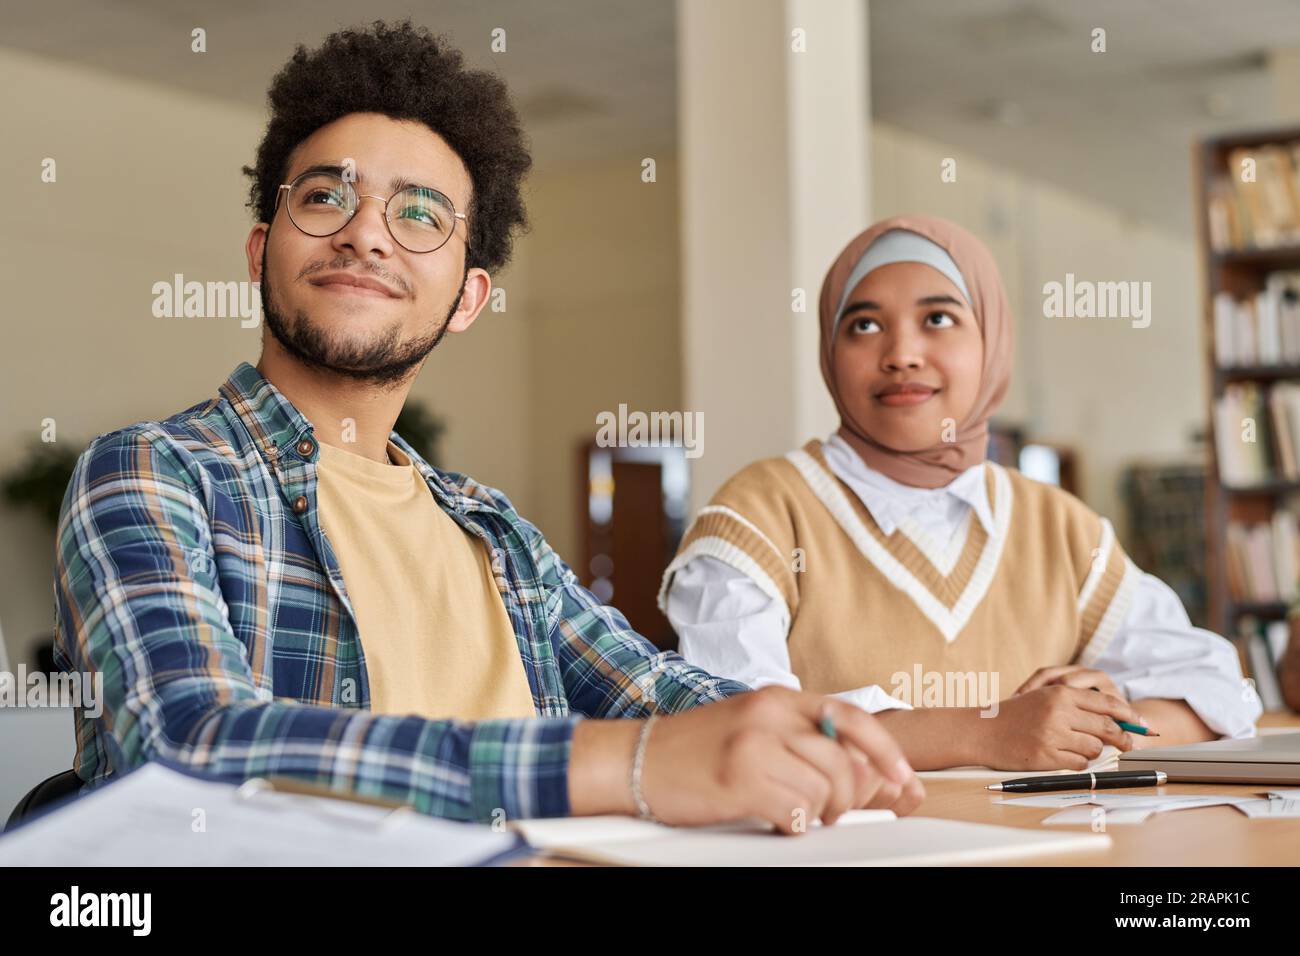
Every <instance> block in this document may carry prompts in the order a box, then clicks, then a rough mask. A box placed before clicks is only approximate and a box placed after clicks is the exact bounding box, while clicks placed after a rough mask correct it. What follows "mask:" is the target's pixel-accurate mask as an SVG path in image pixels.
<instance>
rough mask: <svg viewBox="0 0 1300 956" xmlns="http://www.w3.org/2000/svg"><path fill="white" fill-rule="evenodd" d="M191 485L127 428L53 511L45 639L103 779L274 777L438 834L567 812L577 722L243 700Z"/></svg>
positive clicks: (190, 472)
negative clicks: (83, 704)
mask: <svg viewBox="0 0 1300 956" xmlns="http://www.w3.org/2000/svg"><path fill="white" fill-rule="evenodd" d="M205 480H206V478H205V476H204V475H203V472H202V469H201V466H199V465H198V464H197V463H196V462H195V461H194V460H193V459H192V458H191V457H189V455H188V453H187V452H186V451H185V450H184V449H183V448H181V447H180V446H179V445H176V444H175V443H174V442H173V441H172V440H171V439H170V438H169V436H167V435H166V434H165V433H163V432H161V431H160V430H157V429H152V430H141V429H136V428H133V429H126V430H123V431H120V432H114V433H110V434H109V435H106V436H102V437H100V438H97V439H96V440H95V441H94V442H92V443H91V445H90V447H89V448H88V449H87V450H86V451H85V452H83V454H82V455H81V457H80V458H79V459H78V461H77V465H76V468H75V469H74V472H73V475H72V479H71V482H70V483H69V486H68V490H67V492H66V493H65V496H64V501H63V506H62V509H61V513H60V520H59V527H58V544H57V551H56V556H55V557H56V560H55V622H56V628H57V631H56V637H57V640H58V642H59V644H60V647H61V650H62V652H63V654H62V656H63V659H64V660H66V661H67V663H68V665H69V669H70V670H73V671H81V672H83V673H85V674H87V675H88V676H90V678H91V679H92V680H97V679H99V678H102V681H103V683H102V688H103V690H102V697H103V700H102V701H100V702H97V703H96V708H95V709H101V706H100V705H102V713H101V714H100V716H99V717H97V718H94V719H96V720H97V721H99V722H100V725H101V727H102V728H103V729H104V730H105V731H106V734H105V735H104V736H105V739H106V747H107V750H108V757H109V760H110V762H111V765H112V766H113V768H114V770H115V771H125V770H128V769H131V768H132V767H135V766H138V765H140V764H143V763H145V762H147V761H149V760H152V759H155V758H160V757H161V758H168V759H171V760H173V761H175V762H177V763H179V764H182V765H185V766H187V767H189V768H191V769H194V770H198V771H200V772H206V773H208V774H210V775H212V776H215V777H216V778H219V779H226V780H230V781H242V780H246V779H248V778H250V777H255V776H266V775H283V776H288V777H293V778H298V779H300V780H304V781H307V782H311V783H315V784H318V785H321V786H325V787H328V788H330V789H333V790H336V791H339V792H340V793H354V794H358V795H367V796H376V797H383V798H388V799H393V800H398V801H401V802H403V803H408V804H410V805H411V806H413V807H414V808H415V809H416V810H418V811H420V812H423V813H427V814H430V815H433V816H439V817H446V818H449V819H457V820H479V821H484V822H486V821H490V820H493V819H496V818H498V817H499V815H500V814H501V813H504V814H505V816H506V818H508V819H518V818H526V817H535V816H560V815H565V814H567V813H568V812H569V795H568V763H569V751H570V746H571V742H572V734H573V727H574V724H575V723H576V718H549V719H538V718H528V719H512V720H488V721H482V722H478V723H470V722H464V721H456V720H428V719H425V718H420V717H414V716H412V717H399V716H388V715H376V714H373V713H371V712H370V711H367V710H357V709H351V708H335V707H326V706H317V705H307V704H302V703H298V702H296V701H277V700H274V699H273V698H272V695H271V690H270V688H268V687H258V686H256V683H255V677H254V674H253V672H252V670H251V668H250V666H249V663H248V658H247V649H246V648H245V646H244V644H243V643H242V642H241V641H240V640H239V639H238V638H237V637H236V636H235V634H234V633H233V631H232V629H231V626H230V621H229V616H228V613H227V605H226V603H225V598H224V597H223V590H222V582H221V580H220V578H219V575H218V572H217V567H216V563H215V557H214V556H215V551H214V547H213V535H214V534H221V533H223V532H222V531H221V529H220V527H219V526H217V527H215V528H214V526H213V525H212V524H211V522H210V521H209V517H208V512H207V508H206V505H205V497H204V491H203V489H204V482H205ZM227 583H228V584H229V583H230V582H227ZM231 593H234V594H238V588H237V587H234V588H233V590H232V592H231Z"/></svg>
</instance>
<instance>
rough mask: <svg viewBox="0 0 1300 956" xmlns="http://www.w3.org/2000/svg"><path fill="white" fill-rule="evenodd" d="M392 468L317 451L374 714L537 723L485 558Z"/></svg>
mask: <svg viewBox="0 0 1300 956" xmlns="http://www.w3.org/2000/svg"><path fill="white" fill-rule="evenodd" d="M388 453H389V455H390V456H391V457H392V460H393V461H395V462H398V464H395V465H388V464H381V463H380V462H377V461H371V460H370V459H368V458H363V457H361V456H360V455H356V454H353V453H352V452H349V451H344V450H343V449H341V448H336V447H334V446H332V445H326V444H324V443H322V444H321V445H320V460H319V465H318V470H317V477H318V479H319V484H318V487H317V495H318V498H319V502H320V521H321V527H322V528H323V529H324V531H325V536H326V537H327V538H329V541H330V544H331V545H332V546H333V548H334V553H335V554H336V555H337V556H338V561H339V566H340V567H341V569H342V571H343V582H344V586H345V587H346V589H347V594H348V599H349V600H350V601H351V602H352V608H353V611H354V612H355V614H356V617H357V625H358V628H359V629H360V634H361V644H362V647H363V648H364V649H365V655H366V671H367V674H368V676H369V680H370V709H371V710H372V711H374V712H376V713H383V714H403V715H405V714H418V715H419V716H421V717H430V718H448V717H456V718H462V719H465V720H485V719H490V718H494V717H532V716H535V714H536V711H535V710H534V708H533V698H532V694H531V692H530V691H529V689H528V678H527V677H526V675H525V674H524V665H523V660H522V659H521V658H520V656H519V645H518V644H517V643H516V641H515V633H514V629H513V628H512V627H511V624H510V617H509V615H507V614H506V609H505V604H504V603H503V602H502V600H501V592H500V591H498V590H497V586H496V583H495V578H494V575H493V572H492V563H491V559H490V557H489V555H488V548H487V546H486V545H485V544H484V543H483V542H482V541H480V539H478V538H476V537H474V536H472V535H471V534H469V533H468V532H466V531H463V530H461V527H460V526H459V525H458V524H456V522H455V521H454V520H453V519H452V518H451V517H449V516H448V515H447V514H446V513H444V512H443V510H442V508H440V507H439V506H438V503H437V502H436V501H435V500H434V498H433V492H432V491H431V490H430V489H429V486H428V485H427V484H425V481H424V478H423V477H422V476H421V475H420V473H419V471H418V470H417V469H416V468H415V466H414V465H413V464H412V463H411V460H410V458H409V457H407V456H406V455H405V454H403V452H402V451H401V449H399V448H398V447H397V446H396V445H394V444H393V443H392V442H391V441H390V442H388Z"/></svg>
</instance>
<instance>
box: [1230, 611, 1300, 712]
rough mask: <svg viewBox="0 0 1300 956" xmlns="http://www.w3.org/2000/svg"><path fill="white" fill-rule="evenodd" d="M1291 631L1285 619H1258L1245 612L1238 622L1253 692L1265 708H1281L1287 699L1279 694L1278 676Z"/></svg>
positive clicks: (1240, 639)
mask: <svg viewBox="0 0 1300 956" xmlns="http://www.w3.org/2000/svg"><path fill="white" fill-rule="evenodd" d="M1290 635H1291V627H1290V624H1289V623H1288V622H1287V621H1286V620H1274V621H1261V620H1260V619H1259V618H1257V617H1254V616H1253V615H1245V616H1243V617H1242V618H1241V619H1240V620H1239V621H1238V622H1237V639H1238V643H1239V644H1240V645H1241V646H1242V648H1243V649H1244V651H1245V658H1246V665H1247V669H1248V670H1249V671H1250V677H1251V679H1252V680H1253V681H1254V682H1255V693H1257V694H1259V701H1260V704H1262V705H1263V707H1264V709H1265V710H1282V709H1283V708H1284V707H1285V706H1286V701H1285V700H1284V698H1283V697H1282V683H1281V681H1280V680H1279V678H1278V664H1279V663H1280V662H1281V660H1282V655H1283V654H1284V653H1286V645H1287V641H1288V639H1289V638H1290Z"/></svg>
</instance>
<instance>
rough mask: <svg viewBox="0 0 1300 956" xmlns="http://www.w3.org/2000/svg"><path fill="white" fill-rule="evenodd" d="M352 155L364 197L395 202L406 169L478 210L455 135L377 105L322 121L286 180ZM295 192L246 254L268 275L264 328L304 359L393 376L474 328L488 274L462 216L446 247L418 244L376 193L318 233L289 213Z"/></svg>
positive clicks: (378, 377)
mask: <svg viewBox="0 0 1300 956" xmlns="http://www.w3.org/2000/svg"><path fill="white" fill-rule="evenodd" d="M349 160H350V161H351V166H352V168H354V169H355V173H356V181H355V183H354V184H353V185H354V187H355V189H356V192H357V194H358V196H362V195H366V196H380V197H382V198H384V199H386V198H388V197H389V196H390V195H391V194H392V192H393V190H392V188H391V186H392V182H393V181H394V180H397V179H399V178H400V179H404V180H406V181H408V182H409V183H412V184H416V185H420V186H426V187H431V188H433V189H436V190H438V191H439V192H441V193H443V194H445V195H446V196H447V197H448V198H450V199H451V201H452V203H453V204H454V205H455V207H456V210H457V211H458V212H466V211H467V210H468V208H469V203H470V195H471V188H472V186H471V180H470V176H469V172H468V170H466V168H465V164H464V163H463V162H462V161H461V159H460V157H459V156H457V155H456V153H455V152H454V151H453V150H452V149H451V147H450V146H448V145H447V143H446V141H444V140H443V139H442V137H440V136H439V135H438V134H437V133H434V132H433V131H432V130H430V129H429V128H428V127H427V126H425V125H424V124H422V123H417V122H409V121H400V120H393V119H390V118H389V117H387V116H383V115H381V114H378V113H352V114H349V115H347V116H344V117H342V118H340V119H338V120H335V121H334V122H332V123H330V124H328V125H327V126H323V127H321V128H320V129H318V130H316V131H315V132H314V133H313V134H312V135H311V136H309V137H308V138H307V139H305V140H303V141H302V142H301V143H300V144H299V145H298V147H297V149H295V150H294V152H293V153H292V154H291V156H290V158H289V163H288V168H287V169H286V171H285V177H284V181H285V182H286V183H289V182H292V181H293V180H294V178H295V177H296V176H298V175H299V174H300V173H302V172H303V171H304V170H306V169H308V168H310V167H313V166H318V165H324V166H342V165H344V164H345V161H349ZM287 196H288V191H287V190H283V191H282V192H281V200H280V203H279V205H278V206H277V208H276V213H275V217H274V219H273V221H272V223H271V225H270V229H269V232H268V230H267V227H266V226H265V225H258V226H257V227H255V228H254V230H253V234H252V235H251V236H250V237H249V245H248V254H249V260H250V263H256V264H257V265H258V267H259V269H260V272H261V282H262V300H263V311H264V313H265V319H266V326H267V330H269V332H270V333H271V335H273V336H274V337H275V339H276V341H277V342H278V343H279V344H280V346H281V347H282V348H283V349H284V350H285V351H286V352H288V353H289V354H291V355H293V356H294V357H295V358H297V359H298V360H299V361H301V362H303V363H305V364H308V365H311V366H313V367H316V368H321V369H325V370H328V371H332V372H335V373H338V374H341V375H346V376H348V377H349V378H353V379H356V380H360V381H367V382H371V383H374V384H377V385H385V384H394V383H397V382H399V381H401V380H403V379H405V378H406V377H407V376H408V375H409V374H411V372H412V370H413V369H416V368H417V367H418V366H419V365H420V363H422V362H423V360H424V358H425V357H426V356H427V355H428V354H429V352H430V351H431V350H432V349H433V347H434V346H435V345H437V343H438V341H439V340H440V339H441V338H442V335H443V333H444V332H445V331H447V330H448V329H450V330H451V331H463V330H464V329H465V328H468V326H469V325H470V323H472V322H473V320H474V318H475V317H476V316H477V314H478V312H479V310H480V309H481V308H482V306H483V304H484V302H485V301H486V291H487V288H488V287H490V281H489V280H488V278H487V273H485V272H483V270H481V269H472V270H469V271H468V272H467V271H466V268H465V258H466V241H467V239H468V231H467V228H466V224H465V221H464V220H461V219H456V220H454V223H453V225H454V232H453V235H452V236H451V238H450V239H449V240H448V241H447V242H446V243H445V244H444V245H443V246H442V247H441V248H440V249H438V250H437V251H435V252H427V253H416V252H410V251H408V250H407V249H405V248H403V247H402V246H401V245H399V244H398V243H397V242H396V241H395V240H394V238H393V235H392V233H391V232H390V231H389V229H388V225H387V223H386V221H385V219H384V205H383V203H382V202H380V201H378V200H374V199H361V200H360V201H359V204H358V206H357V210H356V213H355V215H353V216H352V218H351V219H350V220H348V222H347V224H346V225H344V226H343V228H342V229H340V230H339V231H338V232H336V233H334V234H333V235H332V236H323V237H317V236H309V235H307V234H306V233H304V232H302V231H301V230H300V229H298V228H297V227H296V226H295V225H294V224H293V222H292V221H291V220H290V218H289V214H288V211H287V205H288V204H287ZM467 278H472V280H473V281H472V282H469V283H468V284H469V286H471V287H472V288H471V291H470V293H469V294H468V295H464V294H463V293H464V292H465V289H466V280H467ZM358 282H360V283H361V284H357V283H358ZM367 286H369V287H367Z"/></svg>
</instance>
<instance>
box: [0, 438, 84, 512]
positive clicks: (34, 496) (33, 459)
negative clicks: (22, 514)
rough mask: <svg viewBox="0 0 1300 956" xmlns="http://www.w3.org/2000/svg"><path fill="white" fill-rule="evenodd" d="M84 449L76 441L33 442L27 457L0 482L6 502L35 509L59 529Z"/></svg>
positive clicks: (17, 506)
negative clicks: (64, 502) (64, 505)
mask: <svg viewBox="0 0 1300 956" xmlns="http://www.w3.org/2000/svg"><path fill="white" fill-rule="evenodd" d="M81 447H82V446H81V445H80V444H79V443H77V442H67V441H61V442H58V443H55V442H43V441H40V440H33V441H32V442H31V444H30V446H29V450H28V453H27V457H26V458H24V459H23V460H22V461H21V462H20V463H19V464H18V467H16V468H15V469H14V470H13V471H11V472H9V474H8V475H6V476H5V477H4V478H3V479H2V480H0V491H3V493H4V497H5V501H7V502H8V503H9V504H10V505H12V506H13V507H15V508H35V509H36V511H37V512H38V513H39V514H40V515H41V517H42V518H43V519H44V520H45V522H46V523H47V524H48V525H49V526H50V528H51V529H54V528H57V527H58V523H59V508H60V507H61V506H62V505H63V495H64V493H65V492H66V491H67V490H68V482H69V481H71V480H72V469H73V468H74V467H75V466H76V464H77V457H78V456H79V455H80V454H81Z"/></svg>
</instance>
